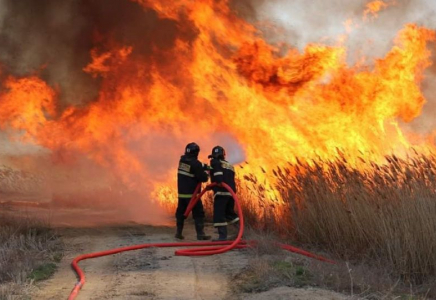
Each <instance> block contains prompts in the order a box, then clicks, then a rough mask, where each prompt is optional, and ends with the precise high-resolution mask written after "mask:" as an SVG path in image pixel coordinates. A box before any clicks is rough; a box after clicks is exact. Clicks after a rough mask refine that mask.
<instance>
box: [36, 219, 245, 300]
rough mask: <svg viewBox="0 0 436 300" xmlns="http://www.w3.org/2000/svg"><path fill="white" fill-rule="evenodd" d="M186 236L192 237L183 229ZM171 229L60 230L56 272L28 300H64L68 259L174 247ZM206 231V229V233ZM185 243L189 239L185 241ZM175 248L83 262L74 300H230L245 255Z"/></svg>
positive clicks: (70, 277)
mask: <svg viewBox="0 0 436 300" xmlns="http://www.w3.org/2000/svg"><path fill="white" fill-rule="evenodd" d="M187 227H188V228H187V230H186V233H185V235H186V236H187V237H194V231H193V229H192V227H193V226H191V224H188V226H187ZM173 230H174V229H172V228H166V227H145V226H141V227H125V228H98V229H83V230H79V229H64V230H62V231H61V234H62V235H63V238H64V242H65V244H66V248H67V249H66V253H65V256H64V258H63V259H62V262H61V264H60V267H59V270H58V272H57V273H56V274H55V276H54V277H53V278H52V279H49V280H48V281H46V282H44V283H43V284H41V285H40V289H39V290H38V291H36V293H35V294H34V295H33V297H32V299H41V300H42V299H56V300H58V299H66V298H67V297H68V295H69V292H70V291H71V289H72V288H73V286H74V284H75V282H76V281H77V279H76V276H75V274H74V273H73V271H72V270H71V268H70V263H71V260H72V259H73V258H74V257H75V256H77V255H79V254H82V253H89V252H94V251H101V250H106V249H111V248H116V247H121V246H127V245H134V244H141V243H155V242H174V241H175V240H174V238H173V237H172V236H173ZM210 231H211V230H210ZM188 240H189V239H188ZM174 251H175V248H154V249H143V250H137V251H131V252H125V253H120V254H117V255H111V256H106V257H101V258H96V259H92V260H87V261H83V262H81V263H80V266H81V267H82V268H83V270H84V272H85V275H86V280H87V282H86V284H85V286H84V287H83V288H82V290H81V292H80V294H79V297H78V298H77V299H79V300H80V299H156V300H161V299H168V300H169V299H229V298H231V295H230V294H229V293H230V289H229V279H230V278H231V276H232V275H234V274H236V273H238V272H239V271H240V270H241V268H243V267H244V266H245V265H246V264H247V261H248V259H247V255H246V253H245V252H244V251H231V252H228V253H225V254H222V255H215V256H209V257H180V256H174Z"/></svg>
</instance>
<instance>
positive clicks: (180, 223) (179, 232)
mask: <svg viewBox="0 0 436 300" xmlns="http://www.w3.org/2000/svg"><path fill="white" fill-rule="evenodd" d="M183 225H184V220H177V231H176V235H175V236H174V237H175V238H176V239H178V240H183V239H184V238H185V237H184V236H183V235H182V232H183Z"/></svg>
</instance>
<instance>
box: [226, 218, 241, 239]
mask: <svg viewBox="0 0 436 300" xmlns="http://www.w3.org/2000/svg"><path fill="white" fill-rule="evenodd" d="M232 227H233V230H232V231H236V233H234V234H232V235H231V236H230V237H229V240H236V238H237V237H238V234H239V222H236V223H233V224H232ZM242 237H243V236H242ZM242 237H241V238H242Z"/></svg>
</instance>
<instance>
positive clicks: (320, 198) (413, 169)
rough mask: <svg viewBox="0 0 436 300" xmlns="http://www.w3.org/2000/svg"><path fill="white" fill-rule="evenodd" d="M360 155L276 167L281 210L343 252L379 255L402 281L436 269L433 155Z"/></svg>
mask: <svg viewBox="0 0 436 300" xmlns="http://www.w3.org/2000/svg"><path fill="white" fill-rule="evenodd" d="M362 163H363V165H364V166H363V167H361V168H359V169H356V168H354V167H352V166H350V164H348V163H347V161H346V160H345V159H341V160H338V161H335V162H325V161H324V162H323V161H318V162H311V163H310V164H308V163H299V164H297V165H295V166H290V167H289V168H286V169H280V168H279V169H278V170H277V172H275V175H276V177H277V179H278V183H279V184H278V185H277V188H278V189H279V191H280V193H281V195H282V198H283V200H284V202H285V206H284V207H283V208H282V212H286V214H285V215H283V214H281V218H283V219H285V220H286V221H285V223H289V221H290V222H291V223H292V230H291V231H290V233H291V234H292V235H293V237H294V238H295V239H297V240H298V241H301V242H304V243H309V244H313V245H317V246H321V247H323V248H325V249H328V250H330V251H333V252H334V253H336V254H338V255H340V256H342V257H344V258H347V259H353V258H354V259H360V258H362V257H370V258H377V261H380V259H384V260H386V262H387V263H388V264H389V265H391V266H392V270H393V271H394V272H395V274H398V275H399V276H401V278H403V279H404V280H406V281H410V282H414V283H419V282H421V281H423V280H425V279H426V278H427V277H428V276H432V275H436V158H435V156H433V155H416V156H414V157H409V158H407V159H400V158H398V157H396V156H388V157H386V163H385V164H383V165H376V164H373V163H370V162H366V161H364V160H362ZM288 226H289V225H288Z"/></svg>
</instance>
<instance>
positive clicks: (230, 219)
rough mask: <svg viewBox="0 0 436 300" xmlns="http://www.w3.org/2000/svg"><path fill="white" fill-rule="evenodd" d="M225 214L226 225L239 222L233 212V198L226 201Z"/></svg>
mask: <svg viewBox="0 0 436 300" xmlns="http://www.w3.org/2000/svg"><path fill="white" fill-rule="evenodd" d="M225 214H226V221H227V223H228V224H233V223H236V222H238V221H239V216H238V214H237V213H236V212H235V199H233V197H231V198H230V199H229V200H228V201H227V204H226V212H225Z"/></svg>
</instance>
